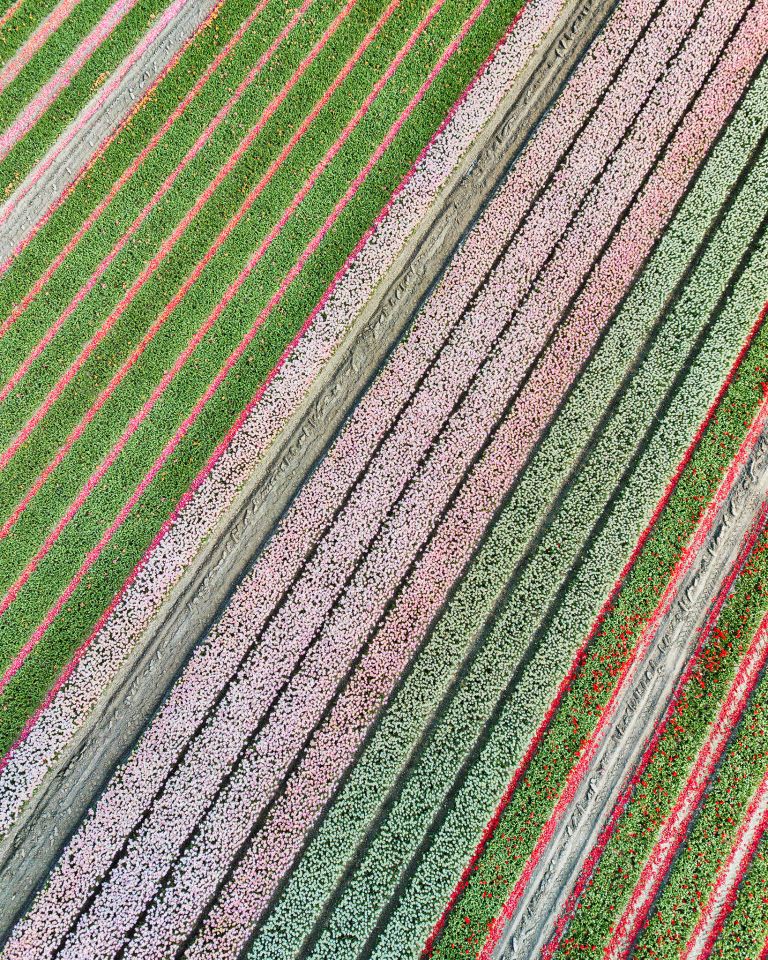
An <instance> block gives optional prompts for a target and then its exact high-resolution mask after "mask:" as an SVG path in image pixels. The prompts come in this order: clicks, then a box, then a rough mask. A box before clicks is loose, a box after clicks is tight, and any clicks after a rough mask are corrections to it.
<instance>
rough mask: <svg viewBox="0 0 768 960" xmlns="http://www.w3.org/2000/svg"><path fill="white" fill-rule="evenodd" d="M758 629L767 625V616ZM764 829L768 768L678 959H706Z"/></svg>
mask: <svg viewBox="0 0 768 960" xmlns="http://www.w3.org/2000/svg"><path fill="white" fill-rule="evenodd" d="M762 629H768V617H766V619H765V620H764V621H763V624H762ZM766 829H768V770H766V772H765V775H764V776H763V779H762V780H761V782H760V785H759V786H758V788H757V790H756V791H755V794H754V796H753V797H752V799H751V800H750V802H749V806H748V808H747V811H746V813H745V814H744V819H743V820H742V821H741V823H740V824H739V828H738V830H737V831H736V836H735V839H734V843H733V847H732V849H731V852H730V854H729V855H728V859H727V860H726V861H725V863H723V865H722V867H721V868H720V872H719V873H718V875H717V879H716V880H715V883H714V886H713V888H712V890H711V891H710V895H709V897H708V899H707V902H706V904H705V905H704V908H703V910H702V913H701V916H700V917H699V920H698V922H697V924H696V927H695V928H694V930H693V933H692V934H691V936H690V938H689V939H688V942H687V943H686V945H685V948H684V951H683V953H682V954H681V958H680V960H706V958H708V957H709V956H710V955H711V953H712V949H713V947H714V945H715V941H716V940H717V937H718V936H719V934H720V931H721V930H722V928H723V924H724V923H725V919H726V917H727V916H728V914H729V913H730V911H731V910H732V909H733V905H734V903H735V901H736V895H737V893H738V889H739V883H740V881H741V878H742V877H743V875H744V873H745V872H746V870H747V868H748V866H749V864H750V863H751V862H752V860H753V858H754V856H755V853H756V851H757V848H758V846H759V844H760V842H761V840H762V838H763V836H764V835H765V832H766Z"/></svg>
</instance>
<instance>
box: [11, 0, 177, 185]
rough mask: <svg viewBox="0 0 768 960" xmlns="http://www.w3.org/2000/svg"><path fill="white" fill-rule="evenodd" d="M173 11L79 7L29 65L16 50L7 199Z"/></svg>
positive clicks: (124, 4)
mask: <svg viewBox="0 0 768 960" xmlns="http://www.w3.org/2000/svg"><path fill="white" fill-rule="evenodd" d="M61 5H63V4H59V6H61ZM167 5H168V4H167V0H116V2H114V0H113V3H110V2H109V0H95V2H84V3H79V4H78V5H77V6H76V7H75V9H74V10H73V11H72V12H71V13H70V15H69V16H68V17H66V18H65V19H64V20H63V22H62V23H61V25H60V26H59V27H58V29H56V30H55V31H54V32H52V33H51V35H50V36H49V37H47V38H46V40H45V42H44V43H43V44H42V46H40V48H39V49H38V50H35V51H34V52H33V55H32V56H30V57H29V59H27V57H26V55H25V50H24V47H22V48H21V49H20V50H18V51H17V52H16V57H18V58H19V59H20V60H21V61H22V63H20V64H19V65H20V66H21V69H20V70H19V71H18V73H16V71H15V70H14V71H13V72H12V73H11V72H9V71H8V68H9V67H11V66H12V64H13V61H11V62H8V63H6V64H5V65H4V66H3V67H0V117H2V122H0V197H3V198H5V197H8V196H10V195H11V193H12V192H13V191H14V189H15V188H16V187H17V186H18V184H20V183H21V181H22V180H23V179H24V177H25V176H26V175H27V174H28V173H29V172H30V171H31V170H32V168H33V167H34V166H35V164H36V163H38V162H39V161H40V160H41V159H42V158H43V157H44V156H45V154H46V153H47V151H48V149H49V148H50V147H51V146H52V145H53V144H54V143H55V141H56V139H57V138H58V137H59V136H60V135H61V134H62V133H63V132H64V131H65V129H66V127H67V125H68V124H69V123H70V122H71V121H72V120H74V119H75V118H76V117H77V115H78V114H79V112H80V111H81V110H82V108H83V107H85V105H86V104H87V103H88V101H89V100H90V99H91V98H92V97H93V95H94V94H95V93H96V92H97V91H98V89H99V87H100V86H101V85H102V84H103V82H104V80H105V79H106V78H107V77H108V76H109V75H110V74H111V73H112V71H114V70H115V69H117V68H118V66H119V65H120V63H121V61H122V60H123V59H124V58H125V57H126V56H129V55H130V53H131V51H132V50H133V49H134V47H135V46H136V45H137V44H138V43H139V42H140V41H141V39H142V37H143V35H144V34H146V32H147V31H148V30H149V29H150V28H151V27H152V24H153V21H154V20H155V19H156V18H157V17H158V15H160V14H161V13H162V11H163V10H164V8H165V7H166V6H167ZM19 12H20V11H19ZM30 52H32V51H30ZM17 62H18V61H17ZM6 73H7V74H8V78H9V79H8V82H4V74H6ZM14 74H15V75H14Z"/></svg>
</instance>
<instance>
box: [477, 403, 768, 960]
mask: <svg viewBox="0 0 768 960" xmlns="http://www.w3.org/2000/svg"><path fill="white" fill-rule="evenodd" d="M760 414H761V417H760V419H762V418H763V417H765V416H766V410H765V407H763V408H761V411H760ZM760 419H757V420H756V421H755V424H754V425H753V429H752V430H751V431H750V434H749V435H748V437H747V438H745V441H744V443H743V444H742V448H741V451H740V452H742V453H743V456H746V455H747V451H748V450H749V449H751V446H752V445H753V444H754V442H755V440H756V438H757V432H756V429H755V428H756V426H757V423H758V422H760ZM689 450H691V454H692V449H691V448H689ZM681 472H682V471H679V472H678V476H679V473H681ZM737 474H738V468H737V465H736V461H734V463H733V464H732V465H731V467H730V468H729V470H728V472H727V473H726V476H725V477H724V479H723V480H722V482H721V484H720V486H719V488H718V491H717V493H716V494H715V497H714V498H713V500H712V501H711V503H710V504H709V506H708V508H707V510H706V511H705V513H704V515H703V517H702V519H701V521H700V522H699V525H698V527H697V529H696V532H695V534H694V536H693V538H692V539H691V542H690V543H689V544H688V545H687V546H686V548H685V549H684V550H683V553H682V554H681V556H680V558H679V560H678V561H677V563H676V564H675V568H674V571H673V573H672V576H671V578H670V580H669V583H668V584H667V587H666V589H665V591H664V593H663V594H662V597H661V599H660V600H659V602H658V603H657V605H656V607H655V608H654V611H653V613H652V615H651V616H650V618H649V619H648V621H647V623H646V625H645V627H644V628H643V631H642V633H641V634H640V636H639V638H638V640H637V642H636V643H635V645H634V647H633V649H632V651H631V653H630V655H629V657H628V658H627V660H626V662H625V664H624V666H623V668H622V670H621V673H620V675H619V678H618V680H617V683H616V685H615V687H614V689H613V691H612V693H611V696H610V698H609V699H608V701H607V703H606V705H605V707H604V709H603V711H602V713H601V714H600V717H599V719H598V722H597V724H596V726H595V729H594V730H593V732H592V734H591V735H590V736H589V737H588V738H587V739H586V741H585V742H584V743H583V744H582V748H581V752H580V754H579V757H578V760H577V762H576V763H575V765H574V767H573V769H572V771H571V773H570V775H569V777H568V780H567V782H566V785H565V787H564V788H563V790H562V792H561V794H560V796H559V798H558V800H557V803H556V804H555V807H554V809H553V811H552V813H551V814H550V816H549V818H548V820H547V822H546V824H545V825H544V827H543V829H542V831H541V833H540V835H539V840H538V841H537V843H536V846H535V847H534V849H533V851H532V852H531V855H530V856H529V858H528V860H527V862H526V865H525V867H524V869H523V871H522V873H521V875H520V877H519V878H518V880H517V882H516V883H515V885H514V887H513V888H512V890H511V891H510V893H509V896H508V897H507V900H506V902H505V904H504V907H503V909H502V911H501V913H500V915H499V916H498V917H497V918H496V921H495V922H494V923H493V924H492V925H491V928H490V930H489V933H488V936H487V938H486V940H485V943H484V945H483V948H482V950H481V952H480V954H479V957H480V960H490V957H491V955H492V953H493V950H494V948H495V946H496V944H497V942H498V940H499V938H500V936H501V933H502V931H503V929H504V925H505V923H506V920H507V919H508V918H509V917H510V916H511V915H512V913H513V912H514V910H515V908H516V906H517V903H518V902H519V900H520V897H521V896H522V893H523V891H524V889H525V886H526V884H527V882H528V880H529V879H530V876H531V875H532V873H533V869H534V866H535V865H536V863H537V862H538V861H539V860H540V859H541V856H542V855H543V853H544V851H545V849H546V847H547V844H548V843H549V840H550V838H551V836H552V835H553V834H554V831H555V827H556V826H557V824H558V823H559V822H560V820H561V819H562V817H563V816H564V815H565V812H566V810H567V808H568V805H569V803H570V801H571V799H572V797H573V796H574V794H575V792H576V788H577V786H578V785H579V783H580V782H581V779H582V777H583V776H584V773H585V772H586V770H587V768H588V766H589V762H590V760H591V758H592V756H594V753H595V751H596V750H597V747H598V745H599V742H600V738H601V736H602V732H603V730H604V729H605V727H606V726H607V724H608V723H609V721H610V719H611V717H612V714H613V708H614V706H615V705H616V703H617V702H618V699H619V696H620V694H621V692H622V690H623V689H624V688H625V687H626V686H627V684H628V683H630V682H631V680H632V674H633V668H634V666H635V664H637V663H638V662H640V661H641V660H642V658H643V656H644V654H645V652H646V651H647V649H648V647H649V646H650V643H651V641H652V638H653V635H654V633H655V630H656V628H657V625H658V623H659V622H660V620H661V619H662V617H663V616H664V614H665V612H666V611H667V610H668V609H669V607H670V605H671V604H672V602H673V599H674V597H675V594H676V591H677V588H678V586H679V584H680V583H681V582H682V580H683V578H684V577H685V575H686V573H687V572H688V571H689V570H690V568H691V566H692V564H693V562H694V560H695V557H696V554H697V553H698V551H699V550H700V549H701V547H702V545H703V544H704V543H705V541H706V539H707V537H708V536H709V533H710V531H711V529H712V526H713V524H714V521H715V518H716V516H717V511H718V510H719V508H720V507H721V506H722V503H723V501H724V500H725V498H726V497H727V495H728V492H729V491H730V489H731V487H732V486H733V483H734V482H735V480H736V476H737ZM673 489H674V488H673ZM671 492H672V491H671V490H670V495H671ZM646 529H648V528H646ZM758 532H759V530H757V529H755V530H753V531H752V533H751V535H750V538H749V541H748V544H747V546H746V547H745V548H744V550H743V551H742V557H744V556H745V555H746V554H745V552H744V551H745V550H747V548H748V549H751V546H752V543H753V542H754V540H755V539H756V538H757V535H758ZM740 559H741V558H740ZM629 566H631V564H628V566H627V570H628V569H629ZM738 567H739V564H738V563H737V564H736V565H735V567H734V571H732V574H733V576H734V577H735V573H736V571H737V570H738ZM624 575H625V574H624ZM614 589H616V588H614ZM726 595H727V591H725V592H722V591H721V594H720V597H719V598H718V602H717V604H716V605H715V607H714V608H713V610H714V609H717V610H719V607H720V606H722V603H724V602H725V597H726ZM604 609H607V608H604ZM601 614H602V611H601ZM710 619H711V615H710ZM599 622H600V620H599V619H598V621H596V623H595V626H593V628H592V630H591V631H590V635H592V634H593V633H594V632H596V629H597V628H598V627H599ZM710 625H711V624H710ZM705 634H706V631H702V638H701V640H700V643H702V642H703V640H704V636H705ZM586 646H587V644H586V643H585V644H584V645H583V646H582V647H581V648H580V649H579V652H578V653H577V656H576V658H575V659H574V661H573V664H572V667H571V671H569V674H568V675H567V676H566V678H565V680H564V681H563V684H561V688H560V689H559V690H558V697H560V698H562V693H561V690H562V692H564V690H565V689H567V683H566V682H567V681H568V679H569V677H571V678H572V671H573V672H574V673H575V668H576V667H577V665H578V661H579V659H580V657H581V656H582V650H586ZM564 685H565V686H564ZM550 709H551V708H550ZM545 719H546V718H545ZM540 729H545V728H543V724H542V727H540ZM523 769H524V767H522V765H519V766H518V769H517V770H516V772H515V775H514V776H513V778H512V782H513V783H515V782H516V781H517V780H519V777H520V775H521V773H522V770H523Z"/></svg>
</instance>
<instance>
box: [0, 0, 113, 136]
mask: <svg viewBox="0 0 768 960" xmlns="http://www.w3.org/2000/svg"><path fill="white" fill-rule="evenodd" d="M113 2H114V0H93V2H91V0H89V2H88V3H81V4H80V5H79V6H78V7H77V8H76V9H75V10H74V11H73V12H72V13H71V14H70V16H69V17H67V19H66V20H65V21H64V23H63V24H61V26H60V27H59V29H58V30H56V31H54V33H52V34H51V36H50V37H48V39H47V40H46V41H45V43H44V44H43V45H42V47H40V49H39V50H38V51H37V52H36V53H35V54H34V56H33V57H32V58H31V59H30V61H29V62H28V63H26V64H25V65H24V68H23V69H22V70H21V72H20V73H19V75H18V76H17V77H16V78H15V79H14V80H12V81H11V83H9V84H8V86H7V87H6V88H5V90H3V92H2V93H0V117H2V118H3V121H2V125H0V129H2V130H5V129H6V128H7V127H8V126H10V124H11V121H12V120H13V118H14V117H15V116H16V115H17V114H18V113H19V112H20V111H21V110H22V109H23V108H24V107H25V106H26V105H27V104H28V103H29V102H30V101H31V100H32V99H33V98H34V96H35V94H36V93H37V92H38V90H39V89H40V88H41V87H42V86H43V85H44V84H45V83H47V81H48V80H50V79H51V77H52V76H53V75H54V74H55V73H56V71H57V70H58V69H59V67H60V66H61V65H62V64H63V63H64V62H65V60H67V58H68V57H69V56H70V55H71V54H72V53H73V52H74V51H75V48H76V47H77V46H78V44H80V43H81V42H82V41H83V40H84V39H85V37H86V36H87V35H88V34H89V33H90V32H91V30H92V29H93V28H94V27H95V26H96V24H97V23H98V22H99V21H100V20H101V18H102V17H103V16H104V14H105V13H106V12H107V10H108V9H109V8H110V6H111V5H112V3H113Z"/></svg>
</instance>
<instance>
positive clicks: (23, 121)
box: [0, 0, 137, 160]
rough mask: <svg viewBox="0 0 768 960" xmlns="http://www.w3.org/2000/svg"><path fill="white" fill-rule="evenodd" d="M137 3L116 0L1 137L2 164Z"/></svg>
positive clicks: (0, 134) (133, 0)
mask: <svg viewBox="0 0 768 960" xmlns="http://www.w3.org/2000/svg"><path fill="white" fill-rule="evenodd" d="M136 2H137V0H115V3H113V4H112V6H111V7H110V8H109V10H107V12H106V13H105V14H104V16H103V17H102V18H101V20H100V21H99V22H98V23H97V24H96V26H95V27H94V28H93V30H91V32H90V33H89V34H88V36H87V37H86V38H85V39H84V40H83V41H82V42H81V43H80V45H79V46H78V48H77V49H76V50H75V51H74V53H72V55H71V56H70V57H69V58H68V59H67V60H66V62H65V63H63V64H62V65H61V66H60V67H59V69H58V70H57V71H56V73H55V74H54V75H53V76H52V77H51V79H50V80H49V81H48V82H47V83H46V84H45V85H44V86H43V87H41V89H40V90H39V91H38V92H37V93H36V94H35V96H34V98H33V99H32V100H31V101H30V102H29V103H28V104H27V105H26V106H25V107H24V108H23V109H22V110H21V112H20V113H19V115H18V116H17V117H16V119H15V120H14V121H13V123H11V124H10V126H8V127H7V128H6V129H5V130H4V131H3V132H2V133H0V160H4V159H5V157H7V156H8V154H9V153H10V152H11V150H12V149H13V147H14V146H15V144H17V143H18V142H19V140H21V138H22V137H24V136H26V135H27V134H28V133H29V131H30V130H31V129H32V128H33V127H34V125H35V124H36V123H37V121H38V120H39V119H40V117H42V116H43V114H44V113H46V112H47V111H48V110H49V109H50V107H51V106H52V104H53V103H54V101H55V100H56V98H57V97H58V96H59V94H60V93H61V91H62V90H64V89H65V88H66V87H67V86H69V84H70V83H71V82H72V79H73V77H75V76H76V74H77V73H79V71H80V70H81V69H82V68H83V65H84V64H85V63H86V62H87V61H88V59H89V58H90V57H91V56H92V55H93V53H94V51H96V50H98V48H99V47H100V46H101V45H102V44H103V43H104V42H105V41H106V40H107V39H108V38H109V36H110V35H111V34H112V33H113V31H114V30H115V28H116V27H117V26H118V24H119V23H120V22H121V20H123V18H124V17H125V16H126V15H127V14H128V13H129V12H130V11H131V10H132V9H133V8H134V7H135V6H136Z"/></svg>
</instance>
